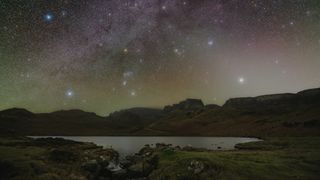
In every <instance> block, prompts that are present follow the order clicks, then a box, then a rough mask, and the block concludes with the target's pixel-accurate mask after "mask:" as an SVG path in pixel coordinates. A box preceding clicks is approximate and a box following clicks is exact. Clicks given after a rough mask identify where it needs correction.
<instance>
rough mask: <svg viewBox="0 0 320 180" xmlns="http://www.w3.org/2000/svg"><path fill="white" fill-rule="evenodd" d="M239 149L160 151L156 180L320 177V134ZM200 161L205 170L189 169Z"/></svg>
mask: <svg viewBox="0 0 320 180" xmlns="http://www.w3.org/2000/svg"><path fill="white" fill-rule="evenodd" d="M238 147H240V148H241V150H237V151H214V152H209V151H208V152H190V151H176V152H160V153H159V156H160V158H159V159H160V163H159V167H158V169H157V170H156V171H154V172H153V173H152V174H151V177H152V178H154V179H270V180H271V179H272V180H275V179H319V177H320V137H304V138H295V137H292V138H270V139H266V140H265V141H261V142H252V143H245V144H241V145H238ZM192 160H198V161H200V162H202V163H203V164H205V167H206V168H205V169H204V170H203V171H202V172H201V173H198V174H194V173H193V172H192V171H190V170H188V167H189V166H190V162H191V161H192Z"/></svg>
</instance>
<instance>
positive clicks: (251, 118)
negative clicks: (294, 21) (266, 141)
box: [0, 88, 320, 136]
mask: <svg viewBox="0 0 320 180" xmlns="http://www.w3.org/2000/svg"><path fill="white" fill-rule="evenodd" d="M0 127H1V128H0V130H1V133H2V134H4V133H15V134H21V135H207V136H318V135H320V88H319V89H310V90H305V91H301V92H299V93H297V94H275V95H264V96H258V97H247V98H233V99H230V100H228V101H227V102H226V103H225V104H224V105H223V106H222V107H220V106H217V105H213V104H211V105H204V104H203V103H202V101H201V100H198V99H187V100H185V101H182V102H180V103H178V104H174V105H171V106H166V107H165V108H164V109H163V110H159V109H151V108H131V109H126V110H121V111H117V112H114V113H111V114H110V115H109V116H108V117H101V116H98V115H96V114H94V113H88V112H84V111H81V110H68V111H56V112H52V113H41V114H33V113H31V112H29V111H27V110H25V109H17V108H15V109H8V110H4V111H1V112H0Z"/></svg>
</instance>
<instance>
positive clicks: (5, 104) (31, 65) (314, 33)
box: [0, 0, 320, 115]
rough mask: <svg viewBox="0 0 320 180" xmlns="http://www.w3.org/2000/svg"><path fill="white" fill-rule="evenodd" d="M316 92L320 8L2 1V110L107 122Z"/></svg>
mask: <svg viewBox="0 0 320 180" xmlns="http://www.w3.org/2000/svg"><path fill="white" fill-rule="evenodd" d="M319 86H320V1H319V0H224V1H223V0H184V1H183V0H0V109H6V108H11V107H21V108H26V109H28V110H31V111H33V112H50V111H54V110H59V109H74V108H76V109H83V110H86V111H92V112H96V113H98V114H100V115H106V114H108V113H110V112H112V111H115V110H119V109H124V108H129V107H136V106H139V107H141V106H142V107H162V106H164V105H167V104H172V103H176V102H178V101H181V100H183V99H186V98H201V99H202V100H203V101H204V102H205V103H215V104H220V105H221V104H223V103H224V102H225V101H226V100H227V99H228V98H231V97H239V96H256V95H262V94H269V93H283V92H297V91H299V90H303V89H308V88H315V87H319Z"/></svg>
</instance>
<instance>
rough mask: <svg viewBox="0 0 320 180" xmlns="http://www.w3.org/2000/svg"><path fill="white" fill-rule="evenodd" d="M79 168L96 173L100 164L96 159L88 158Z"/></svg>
mask: <svg viewBox="0 0 320 180" xmlns="http://www.w3.org/2000/svg"><path fill="white" fill-rule="evenodd" d="M81 168H82V169H83V170H85V171H88V172H90V173H97V172H98V171H99V170H100V168H101V166H100V165H99V164H98V162H97V161H96V160H90V161H88V162H85V163H83V164H82V166H81Z"/></svg>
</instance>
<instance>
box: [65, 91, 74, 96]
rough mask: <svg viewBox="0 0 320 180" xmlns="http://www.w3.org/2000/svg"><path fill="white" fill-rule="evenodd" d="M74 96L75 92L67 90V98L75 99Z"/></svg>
mask: <svg viewBox="0 0 320 180" xmlns="http://www.w3.org/2000/svg"><path fill="white" fill-rule="evenodd" d="M73 95H74V92H73V91H72V90H67V92H66V96H67V97H68V98H71V97H73Z"/></svg>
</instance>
